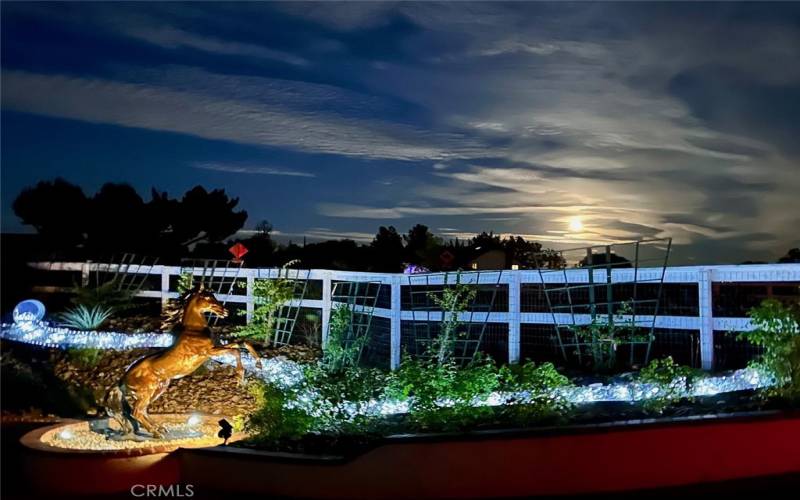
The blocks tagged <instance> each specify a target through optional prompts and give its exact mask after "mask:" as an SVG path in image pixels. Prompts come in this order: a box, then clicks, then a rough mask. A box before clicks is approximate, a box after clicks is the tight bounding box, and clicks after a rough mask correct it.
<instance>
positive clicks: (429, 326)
mask: <svg viewBox="0 0 800 500" xmlns="http://www.w3.org/2000/svg"><path fill="white" fill-rule="evenodd" d="M502 273H503V271H470V272H456V273H424V274H414V275H409V277H408V289H409V295H410V299H411V304H410V310H411V313H412V322H411V324H412V335H413V336H414V343H413V344H414V350H415V351H416V352H415V354H416V356H418V357H433V356H435V354H434V351H435V348H434V346H435V344H436V339H437V338H438V337H439V336H440V335H441V332H442V329H443V328H446V325H445V323H446V322H447V321H448V320H449V319H450V318H451V314H452V313H451V312H443V311H441V309H440V308H439V306H438V305H437V304H436V302H435V301H434V299H433V297H442V294H443V293H444V291H445V289H447V288H449V287H453V286H457V285H459V284H469V286H475V287H477V290H476V293H475V295H474V297H473V298H472V300H471V301H470V302H469V305H468V307H467V310H466V311H464V312H463V313H462V314H461V316H460V318H461V320H462V321H459V322H458V324H457V326H456V331H455V332H454V339H453V347H452V352H451V353H450V354H449V357H450V359H453V360H454V361H456V362H458V363H468V362H470V361H471V360H473V359H474V358H475V355H476V354H477V353H478V352H479V351H480V349H481V345H482V344H483V339H484V335H485V333H486V328H487V324H488V318H489V315H488V313H490V312H491V311H492V310H493V309H494V305H495V302H496V300H497V295H498V292H499V290H500V279H501V277H502ZM487 292H488V293H487ZM487 294H488V297H486V295H487ZM476 313H478V314H479V318H476ZM481 313H485V314H481Z"/></svg>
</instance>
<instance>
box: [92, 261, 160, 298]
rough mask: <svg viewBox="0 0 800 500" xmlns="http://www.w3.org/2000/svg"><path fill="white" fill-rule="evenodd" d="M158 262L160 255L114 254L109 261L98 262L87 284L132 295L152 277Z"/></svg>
mask: <svg viewBox="0 0 800 500" xmlns="http://www.w3.org/2000/svg"><path fill="white" fill-rule="evenodd" d="M157 264H158V257H147V256H140V255H136V254H133V253H124V254H121V255H120V256H113V257H112V258H111V259H109V261H108V262H107V263H103V264H98V265H97V267H96V268H95V270H94V272H93V273H92V276H90V277H89V280H88V283H86V285H87V286H90V287H95V288H100V287H109V288H110V289H113V290H115V291H118V292H123V293H125V294H129V295H131V296H133V295H135V294H136V293H137V292H139V291H140V290H141V289H142V288H143V287H144V285H145V283H146V282H147V279H148V278H149V277H150V270H152V269H153V267H154V266H156V265H157Z"/></svg>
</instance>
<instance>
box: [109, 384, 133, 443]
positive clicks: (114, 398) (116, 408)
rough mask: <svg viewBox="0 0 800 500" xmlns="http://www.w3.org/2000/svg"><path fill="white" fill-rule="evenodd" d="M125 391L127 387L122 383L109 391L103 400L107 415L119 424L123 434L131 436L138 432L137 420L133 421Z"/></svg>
mask: <svg viewBox="0 0 800 500" xmlns="http://www.w3.org/2000/svg"><path fill="white" fill-rule="evenodd" d="M124 389H125V386H124V382H122V381H120V383H119V384H117V385H115V386H114V387H112V388H111V389H109V390H108V392H107V393H106V397H105V399H104V400H103V407H104V408H105V410H106V414H108V416H109V417H111V418H113V419H114V420H115V421H116V422H117V423H118V424H119V427H120V429H121V430H122V432H123V433H125V434H130V433H132V432H134V430H136V429H135V425H136V420H134V419H133V415H132V414H131V406H130V404H128V400H127V399H126V398H125V392H124Z"/></svg>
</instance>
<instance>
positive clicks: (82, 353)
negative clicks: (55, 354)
mask: <svg viewBox="0 0 800 500" xmlns="http://www.w3.org/2000/svg"><path fill="white" fill-rule="evenodd" d="M67 357H68V358H69V360H70V362H72V363H74V364H76V365H78V366H80V367H82V368H89V367H92V366H95V365H96V364H97V363H98V362H99V361H100V360H101V359H102V358H103V350H102V349H94V348H91V347H86V348H83V347H76V348H71V349H68V350H67Z"/></svg>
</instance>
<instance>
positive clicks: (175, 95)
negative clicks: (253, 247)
mask: <svg viewBox="0 0 800 500" xmlns="http://www.w3.org/2000/svg"><path fill="white" fill-rule="evenodd" d="M209 81H213V83H214V84H215V85H213V86H208V82H209ZM2 83H3V95H2V102H3V107H4V108H7V109H13V110H16V111H23V112H28V113H35V114H41V115H45V116H54V117H60V118H71V119H76V120H83V121H88V122H94V123H106V124H112V125H120V126H126V127H137V128H144V129H149V130H160V131H169V132H178V133H183V134H189V135H194V136H198V137H202V138H206V139H215V140H225V141H231V142H236V143H243V144H253V145H263V146H278V147H286V148H290V149H295V150H299V151H304V152H310V153H326V154H334V155H343V156H353V157H362V158H366V159H393V160H443V159H449V158H454V157H472V156H480V155H481V154H482V153H481V152H480V149H479V148H478V144H477V143H476V142H475V141H474V140H472V139H469V138H465V137H463V136H461V135H459V134H455V133H447V132H432V131H426V130H423V129H419V128H416V127H413V126H410V125H404V124H399V123H394V122H390V121H384V120H382V119H380V118H367V117H353V116H348V115H347V114H339V113H337V112H335V111H330V110H326V109H325V108H324V107H323V106H321V105H314V106H311V105H309V103H308V102H306V100H305V97H304V94H303V93H301V92H298V91H297V90H303V91H304V90H308V89H310V90H312V91H313V92H311V97H310V98H309V100H310V101H311V102H312V103H313V102H314V101H315V100H316V101H319V100H322V99H330V100H329V102H328V107H330V106H333V107H334V109H335V108H336V105H337V104H340V103H339V102H338V100H339V99H341V100H342V101H343V102H341V104H342V107H343V108H344V109H346V108H347V107H348V106H351V105H352V104H353V103H352V102H350V101H349V99H350V98H352V93H337V92H331V87H330V86H326V85H314V84H310V83H303V84H301V85H299V86H298V87H299V88H298V89H296V90H295V91H294V92H292V91H291V90H290V89H291V86H292V85H291V82H286V81H282V80H274V79H270V78H261V77H236V76H223V75H214V74H209V73H205V72H202V71H199V70H188V71H185V70H183V69H182V68H169V69H168V70H166V72H165V74H164V76H163V77H162V81H156V82H150V83H142V82H134V83H132V82H127V81H119V80H109V79H100V78H82V77H73V76H67V75H50V74H39V73H31V72H27V71H18V70H6V71H4V72H3V75H2ZM334 89H335V88H334ZM287 94H290V97H291V98H290V99H281V98H282V97H284V96H286V95H287Z"/></svg>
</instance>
